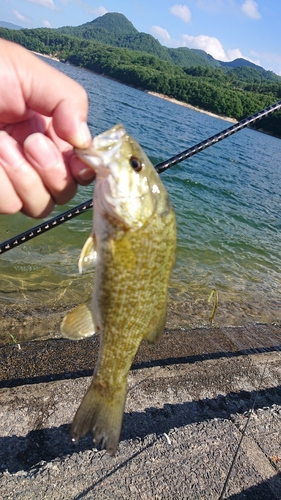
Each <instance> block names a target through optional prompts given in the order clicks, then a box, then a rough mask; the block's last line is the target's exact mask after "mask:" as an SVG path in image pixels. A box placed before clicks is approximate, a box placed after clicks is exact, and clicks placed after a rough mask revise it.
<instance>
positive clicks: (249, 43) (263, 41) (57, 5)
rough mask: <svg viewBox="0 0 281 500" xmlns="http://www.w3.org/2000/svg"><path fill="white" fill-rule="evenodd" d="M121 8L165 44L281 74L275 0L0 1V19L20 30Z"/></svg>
mask: <svg viewBox="0 0 281 500" xmlns="http://www.w3.org/2000/svg"><path fill="white" fill-rule="evenodd" d="M106 12H121V13H122V14H124V15H125V16H126V17H127V18H128V19H129V20H130V21H131V22H132V23H133V25H134V26H135V27H136V28H137V29H138V30H139V31H144V32H145V33H150V34H152V35H154V36H155V37H156V38H158V40H159V41H160V42H161V43H162V45H166V46H167V47H180V46H186V47H189V48H199V49H203V50H205V51H206V52H208V53H209V54H211V55H212V56H213V57H215V58H216V59H219V60H223V61H231V60H233V59H236V58H237V57H244V58H245V59H249V60H251V61H253V62H255V63H256V64H259V65H261V66H263V67H264V68H265V69H269V70H272V71H274V72H275V73H277V74H279V75H281V28H280V20H281V1H280V0H188V1H186V2H184V1H183V2H178V3H177V2H176V1H169V0H140V1H138V0H100V2H99V1H98V2H96V1H94V0H0V20H2V21H8V22H11V23H14V24H18V25H20V26H23V27H25V28H35V27H42V26H46V27H50V28H58V27H60V26H66V25H72V26H77V25H79V24H83V23H85V22H88V21H92V20H93V19H94V18H96V17H98V16H101V15H103V14H105V13H106Z"/></svg>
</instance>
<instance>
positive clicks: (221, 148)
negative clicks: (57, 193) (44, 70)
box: [0, 62, 281, 343]
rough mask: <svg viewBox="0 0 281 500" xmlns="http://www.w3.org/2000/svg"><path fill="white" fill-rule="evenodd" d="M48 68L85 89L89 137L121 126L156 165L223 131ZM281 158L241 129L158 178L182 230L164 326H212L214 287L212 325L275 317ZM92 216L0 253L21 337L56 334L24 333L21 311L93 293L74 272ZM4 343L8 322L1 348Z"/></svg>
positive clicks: (3, 235)
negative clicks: (216, 298)
mask: <svg viewBox="0 0 281 500" xmlns="http://www.w3.org/2000/svg"><path fill="white" fill-rule="evenodd" d="M52 64H53V65H55V66H58V67H59V69H61V70H63V71H65V72H67V73H68V74H69V75H70V76H72V77H73V78H75V79H76V80H78V81H80V82H81V83H82V84H83V85H84V86H85V87H86V89H87V91H88V94H89V98H90V113H89V123H90V127H91V130H92V133H93V135H94V134H96V133H99V132H102V131H104V130H106V129H107V128H109V127H111V126H112V125H114V124H115V123H117V122H122V123H123V124H124V125H125V127H126V128H127V130H128V131H129V132H130V134H131V135H133V136H134V137H135V138H136V139H137V140H138V141H139V142H140V143H141V145H142V146H143V148H144V149H145V151H146V152H147V154H148V155H149V156H150V158H151V160H152V162H153V163H154V164H157V163H159V162H160V161H162V160H165V159H167V158H169V157H171V156H173V155H174V154H176V153H179V152H180V151H182V150H184V149H186V148H188V147H190V146H192V145H194V144H196V143H197V142H199V141H201V140H203V139H206V138H207V137H209V136H211V135H213V134H214V133H216V132H218V131H220V130H223V129H224V128H226V127H227V126H229V124H228V123H227V122H225V121H223V120H220V119H216V118H213V117H210V116H207V115H205V114H202V113H198V112H196V111H193V110H190V109H188V108H184V107H181V106H178V105H176V104H173V103H170V102H167V101H166V100H161V99H159V98H157V97H154V96H151V95H148V94H145V93H142V92H140V91H138V90H135V89H131V88H130V87H126V86H124V85H121V84H118V83H116V82H113V81H111V80H107V79H105V78H102V77H100V76H97V75H94V74H92V73H90V72H88V71H83V70H81V69H78V68H74V67H71V66H66V65H63V64H60V63H56V62H52ZM280 158H281V141H280V140H279V139H275V138H273V137H270V136H267V135H264V134H260V133H258V132H255V131H252V130H248V129H246V130H244V131H241V132H239V133H237V134H235V135H234V136H232V137H230V138H228V139H226V140H224V141H222V142H221V143H219V144H217V145H215V146H212V147H211V148H209V149H208V150H206V151H204V152H202V153H199V154H197V155H195V156H194V157H192V158H191V159H190V160H188V161H185V162H183V163H181V164H180V165H177V166H175V167H173V168H171V169H170V170H168V171H167V172H165V173H164V174H162V179H163V182H164V183H165V185H166V187H167V189H168V191H169V194H170V196H171V199H172V201H173V204H174V207H175V210H176V215H177V227H178V245H177V261H176V265H175V268H174V271H173V274H172V278H171V283H170V290H169V303H168V326H169V327H180V326H183V327H185V326H194V325H205V324H208V321H209V319H208V318H209V316H210V313H211V310H212V304H208V302H207V299H208V296H209V294H210V291H211V290H212V288H215V289H216V290H217V292H218V295H219V307H218V310H217V315H216V318H215V324H217V325H233V324H235V325H244V324H247V323H249V322H265V323H270V322H276V321H279V318H280V284H281V271H280V264H281V259H280V248H281V246H280V243H281V237H280V226H281V218H280V204H281V187H280V186H281V182H280V180H281V179H280V177H281V174H280ZM92 190H93V186H88V187H86V188H85V187H83V188H80V189H79V191H78V194H77V195H76V197H75V199H74V200H72V201H71V203H70V204H68V205H67V206H64V207H57V208H56V210H55V211H54V213H53V214H52V216H54V215H56V214H59V213H61V212H63V211H65V210H68V209H69V208H70V207H73V206H75V205H77V204H79V203H82V202H83V201H85V200H88V199H89V198H91V196H92ZM91 220H92V213H91V211H89V212H87V213H85V214H83V215H82V216H79V217H77V218H76V219H73V220H71V221H69V222H67V223H65V224H63V225H61V226H59V227H57V228H55V229H52V230H51V231H49V232H48V233H45V234H44V235H42V236H39V237H36V238H35V239H33V240H31V241H29V242H27V243H26V244H23V245H21V246H20V247H18V248H16V249H13V250H11V251H9V252H7V253H5V254H3V255H2V256H1V258H0V301H1V304H2V308H3V314H4V316H5V315H7V314H8V315H9V314H14V316H15V317H17V318H20V319H18V320H17V321H18V322H17V323H15V324H14V327H13V328H14V330H13V332H14V333H15V334H17V335H18V338H19V339H20V340H21V339H23V340H26V339H28V338H30V337H31V338H39V337H42V331H43V330H44V328H43V323H44V324H45V330H44V332H45V333H44V334H45V335H46V337H49V336H56V335H58V328H56V327H55V329H54V328H53V326H52V331H49V330H48V325H47V324H46V321H47V320H46V319H45V317H44V319H43V320H42V325H41V326H42V329H43V330H42V331H41V333H38V334H37V333H36V331H35V332H34V331H33V330H32V332H31V333H29V331H28V329H27V328H26V329H24V328H22V327H21V321H23V320H22V318H24V315H28V314H30V315H31V316H32V315H33V316H34V317H35V316H36V314H37V312H38V311H42V309H44V311H48V310H56V309H57V310H59V308H61V310H64V309H66V308H68V307H71V306H72V305H74V304H76V303H79V302H81V301H83V300H84V299H85V298H87V297H88V295H89V293H90V292H91V288H92V284H93V273H88V274H85V275H83V276H79V275H78V271H77V261H78V257H79V252H80V249H81V247H82V245H83V243H84V241H85V240H86V238H87V236H88V234H89V232H90V230H91ZM0 221H1V224H0V240H1V241H4V240H6V239H8V238H10V237H12V236H15V235H17V234H19V233H21V232H23V231H24V230H26V229H29V228H31V227H33V226H35V225H37V224H38V221H34V220H32V219H29V218H27V217H24V216H23V215H21V214H18V215H15V216H0ZM4 324H5V323H4ZM14 333H13V335H14ZM7 339H9V329H8V331H7V328H6V324H5V328H2V331H0V342H2V343H5V342H7Z"/></svg>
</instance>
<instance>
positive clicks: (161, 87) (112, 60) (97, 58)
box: [0, 28, 281, 137]
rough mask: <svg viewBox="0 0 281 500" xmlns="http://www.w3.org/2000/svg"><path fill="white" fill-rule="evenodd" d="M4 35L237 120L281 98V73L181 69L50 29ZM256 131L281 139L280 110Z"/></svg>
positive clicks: (247, 69) (1, 32)
mask: <svg viewBox="0 0 281 500" xmlns="http://www.w3.org/2000/svg"><path fill="white" fill-rule="evenodd" d="M0 37H2V38H5V39H8V40H12V41H14V42H17V43H19V44H21V45H23V46H24V47H26V48H27V49H29V50H33V51H36V52H40V53H42V54H47V55H52V56H56V57H58V58H59V59H60V60H63V61H68V62H70V63H71V64H74V65H77V66H81V67H84V68H88V69H90V70H93V71H95V72H96V73H99V74H101V75H105V76H109V77H111V78H114V79H116V80H118V81H119V82H122V83H125V84H128V85H131V86H133V87H136V88H139V89H142V90H150V91H154V92H158V93H161V94H165V95H167V96H170V97H174V98H175V99H178V100H180V101H183V102H186V103H189V104H192V105H193V106H196V107H198V108H200V109H203V110H206V111H211V112H213V113H216V114H218V115H221V116H229V117H232V118H236V119H237V120H240V119H242V118H244V117H246V116H249V115H251V114H253V113H255V112H257V111H259V110H260V109H262V108H264V107H266V106H268V105H269V104H272V103H274V102H276V101H278V100H280V99H281V79H279V78H278V77H277V75H274V73H272V75H274V76H273V77H272V78H270V77H268V76H267V77H265V76H264V75H263V74H262V73H261V72H259V71H258V70H257V69H255V68H250V67H246V66H243V67H238V68H235V69H232V70H230V71H227V72H224V71H223V70H222V69H220V68H213V67H204V66H199V67H194V66H190V67H182V66H178V65H176V64H173V63H170V62H168V61H164V60H162V59H159V58H158V57H156V56H154V55H152V54H148V53H146V52H140V51H137V50H129V49H124V48H119V47H113V46H110V45H107V44H104V43H101V42H96V41H95V42H93V41H90V40H87V39H81V38H77V37H74V36H70V35H65V34H62V33H59V32H58V31H57V30H51V29H47V28H42V29H23V30H9V29H6V28H0ZM266 73H268V74H270V72H266ZM255 128H258V129H262V130H264V131H265V132H268V133H271V134H273V135H275V136H277V137H281V112H277V113H275V114H274V115H272V116H271V117H268V118H265V119H263V120H261V121H260V122H258V123H257V124H256V125H255Z"/></svg>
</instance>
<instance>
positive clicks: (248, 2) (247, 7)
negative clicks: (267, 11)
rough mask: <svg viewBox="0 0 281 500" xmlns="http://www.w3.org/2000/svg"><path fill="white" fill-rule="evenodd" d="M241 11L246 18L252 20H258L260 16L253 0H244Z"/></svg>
mask: <svg viewBox="0 0 281 500" xmlns="http://www.w3.org/2000/svg"><path fill="white" fill-rule="evenodd" d="M241 9H242V11H243V12H244V14H246V16H249V17H251V18H252V19H260V18H261V15H260V13H259V6H258V4H257V2H255V0H245V2H244V3H243V5H242V7H241Z"/></svg>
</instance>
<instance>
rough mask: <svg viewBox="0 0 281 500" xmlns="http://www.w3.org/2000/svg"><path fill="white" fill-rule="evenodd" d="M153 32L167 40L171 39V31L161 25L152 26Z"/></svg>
mask: <svg viewBox="0 0 281 500" xmlns="http://www.w3.org/2000/svg"><path fill="white" fill-rule="evenodd" d="M151 33H152V34H153V35H154V36H156V37H157V38H160V39H161V40H164V41H166V42H167V40H171V37H170V34H169V32H168V31H167V30H165V28H161V26H152V28H151Z"/></svg>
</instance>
